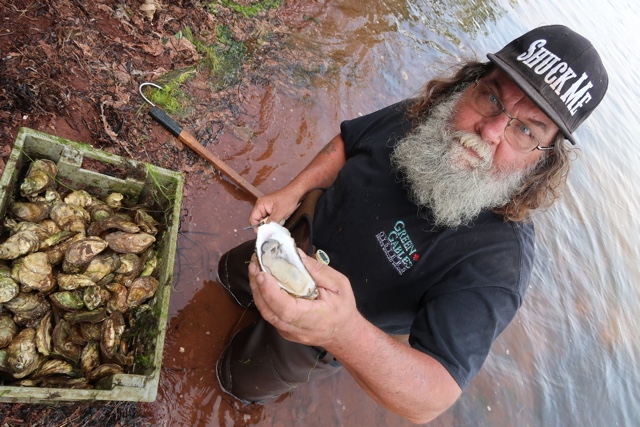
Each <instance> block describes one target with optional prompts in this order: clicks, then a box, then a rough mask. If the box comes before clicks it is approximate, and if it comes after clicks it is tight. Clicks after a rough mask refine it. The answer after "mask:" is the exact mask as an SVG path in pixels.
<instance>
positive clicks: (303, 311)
mask: <svg viewBox="0 0 640 427" xmlns="http://www.w3.org/2000/svg"><path fill="white" fill-rule="evenodd" d="M299 252H300V256H301V257H302V262H303V263H304V265H305V267H306V268H307V270H308V271H309V273H310V274H311V276H312V277H313V279H314V280H315V282H316V286H317V287H318V291H319V294H318V297H317V298H316V299H315V300H307V299H302V298H296V297H294V296H292V295H290V294H288V293H287V292H286V291H285V290H283V289H282V288H280V286H279V285H278V283H277V282H276V280H275V278H274V277H273V276H272V275H270V274H268V273H266V272H263V271H260V265H259V264H258V261H257V258H256V256H255V255H254V256H253V257H252V259H251V264H250V265H249V280H250V283H251V290H252V292H253V299H254V301H255V303H256V307H257V308H258V310H259V311H260V314H261V315H262V317H263V318H264V319H265V320H266V321H267V322H269V323H271V324H272V325H273V326H274V327H276V329H278V331H279V332H280V334H281V335H282V336H283V337H284V338H286V339H288V340H290V341H295V342H299V343H302V344H307V345H314V346H321V347H324V348H331V347H333V346H335V345H338V346H341V345H344V344H345V343H348V342H349V340H351V338H350V337H352V336H353V334H357V329H358V324H359V323H360V322H359V321H360V320H361V319H362V317H361V316H360V313H359V312H358V310H357V308H356V302H355V297H354V295H353V291H352V289H351V283H350V282H349V279H347V277H346V276H344V275H343V274H341V273H339V272H338V271H336V270H334V269H333V268H331V267H329V266H327V265H324V264H321V263H320V262H318V261H317V260H315V259H313V258H310V257H308V256H306V255H305V254H304V253H302V252H301V251H299Z"/></svg>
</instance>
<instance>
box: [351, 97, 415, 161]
mask: <svg viewBox="0 0 640 427" xmlns="http://www.w3.org/2000/svg"><path fill="white" fill-rule="evenodd" d="M410 102H411V101H410V100H405V101H401V102H398V103H396V104H392V105H389V106H388V107H385V108H383V109H381V110H378V111H375V112H373V113H370V114H367V115H364V116H361V117H357V118H355V119H351V120H345V121H343V122H342V123H341V124H340V135H341V136H342V140H343V141H344V145H345V150H346V154H347V157H351V156H352V155H353V154H354V152H355V151H356V150H357V149H358V148H359V146H361V145H363V144H366V143H367V142H368V141H369V139H370V138H374V137H376V133H375V132H374V131H375V130H377V129H393V128H394V127H395V126H398V125H399V126H402V127H405V128H409V127H410V124H409V123H408V121H407V118H406V117H405V114H406V109H407V106H408V105H409V103H410ZM389 137H390V138H393V137H394V135H389Z"/></svg>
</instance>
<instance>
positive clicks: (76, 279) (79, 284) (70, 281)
mask: <svg viewBox="0 0 640 427" xmlns="http://www.w3.org/2000/svg"><path fill="white" fill-rule="evenodd" d="M94 285H95V282H94V281H93V280H91V278H89V277H88V276H85V275H84V274H64V273H58V287H60V289H62V290H65V291H73V290H75V289H78V288H86V287H88V286H94Z"/></svg>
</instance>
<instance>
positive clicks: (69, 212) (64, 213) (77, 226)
mask: <svg viewBox="0 0 640 427" xmlns="http://www.w3.org/2000/svg"><path fill="white" fill-rule="evenodd" d="M49 215H50V216H51V219H52V220H54V221H55V222H56V224H58V226H59V227H60V228H61V229H62V230H67V231H75V232H78V233H85V232H86V227H87V223H88V222H89V221H91V215H90V214H89V212H87V211H86V210H85V209H84V208H83V207H80V206H78V205H71V204H68V203H58V204H57V205H55V206H54V207H53V208H52V209H51V213H50V214H49Z"/></svg>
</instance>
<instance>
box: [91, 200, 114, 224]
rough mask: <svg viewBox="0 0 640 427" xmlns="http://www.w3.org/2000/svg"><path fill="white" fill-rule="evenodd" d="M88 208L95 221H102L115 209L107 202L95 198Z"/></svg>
mask: <svg viewBox="0 0 640 427" xmlns="http://www.w3.org/2000/svg"><path fill="white" fill-rule="evenodd" d="M86 210H87V212H89V215H91V219H92V220H94V221H102V220H105V219H107V218H109V217H110V216H111V215H113V209H111V208H110V207H109V205H107V204H106V203H105V202H103V201H101V200H97V199H94V200H93V202H92V203H91V204H90V205H89V206H87V207H86Z"/></svg>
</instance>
